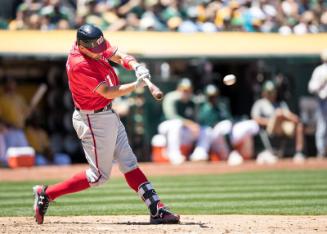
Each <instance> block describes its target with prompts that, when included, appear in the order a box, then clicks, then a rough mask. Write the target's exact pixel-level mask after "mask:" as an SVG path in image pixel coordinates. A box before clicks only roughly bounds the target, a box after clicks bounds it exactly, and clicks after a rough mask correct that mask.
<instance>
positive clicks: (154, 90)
mask: <svg viewBox="0 0 327 234" xmlns="http://www.w3.org/2000/svg"><path fill="white" fill-rule="evenodd" d="M144 82H145V83H146V85H147V86H148V88H149V90H150V92H151V95H152V96H153V97H154V99H156V100H157V101H161V100H162V98H163V96H164V95H163V92H162V91H161V90H160V89H159V88H158V87H157V86H156V85H155V84H153V83H152V82H151V81H150V80H149V79H148V78H145V79H144Z"/></svg>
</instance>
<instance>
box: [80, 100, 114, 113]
mask: <svg viewBox="0 0 327 234" xmlns="http://www.w3.org/2000/svg"><path fill="white" fill-rule="evenodd" d="M75 110H77V111H80V112H85V113H89V114H95V113H99V112H103V111H108V110H112V103H111V102H110V103H109V104H108V105H106V106H105V107H103V108H101V109H98V110H81V109H79V108H77V107H75Z"/></svg>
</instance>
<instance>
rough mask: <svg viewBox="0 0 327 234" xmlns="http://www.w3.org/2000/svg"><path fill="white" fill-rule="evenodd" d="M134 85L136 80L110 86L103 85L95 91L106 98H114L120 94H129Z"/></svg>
mask: <svg viewBox="0 0 327 234" xmlns="http://www.w3.org/2000/svg"><path fill="white" fill-rule="evenodd" d="M136 86H137V82H132V83H128V84H123V85H117V86H112V87H109V86H107V85H103V86H100V87H99V88H98V89H97V92H98V93H99V94H100V95H102V96H103V97H105V98H107V99H114V98H117V97H121V96H125V95H127V94H130V93H131V92H133V91H134V90H135V88H136Z"/></svg>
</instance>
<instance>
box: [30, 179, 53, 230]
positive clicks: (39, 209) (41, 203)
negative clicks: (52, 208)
mask: <svg viewBox="0 0 327 234" xmlns="http://www.w3.org/2000/svg"><path fill="white" fill-rule="evenodd" d="M47 187H48V186H46V185H35V186H34V187H33V193H34V198H35V200H34V207H33V208H34V217H35V220H36V222H37V223H38V224H42V223H43V219H44V215H45V213H46V212H47V209H48V207H49V202H50V199H49V197H48V196H47V195H46V194H45V190H46V189H47Z"/></svg>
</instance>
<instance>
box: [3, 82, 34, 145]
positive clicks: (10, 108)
mask: <svg viewBox="0 0 327 234" xmlns="http://www.w3.org/2000/svg"><path fill="white" fill-rule="evenodd" d="M16 87H17V84H16V81H15V80H14V79H13V78H6V79H5V84H4V86H3V93H2V94H1V96H0V118H1V119H2V121H3V123H4V124H5V126H6V129H7V130H6V132H5V135H4V137H5V142H6V147H7V148H9V147H24V146H28V142H27V140H26V137H25V134H24V132H23V128H24V127H25V120H26V117H27V116H28V115H29V107H28V105H27V103H26V101H25V99H24V97H23V96H22V95H20V94H19V93H18V92H17V89H16Z"/></svg>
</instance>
